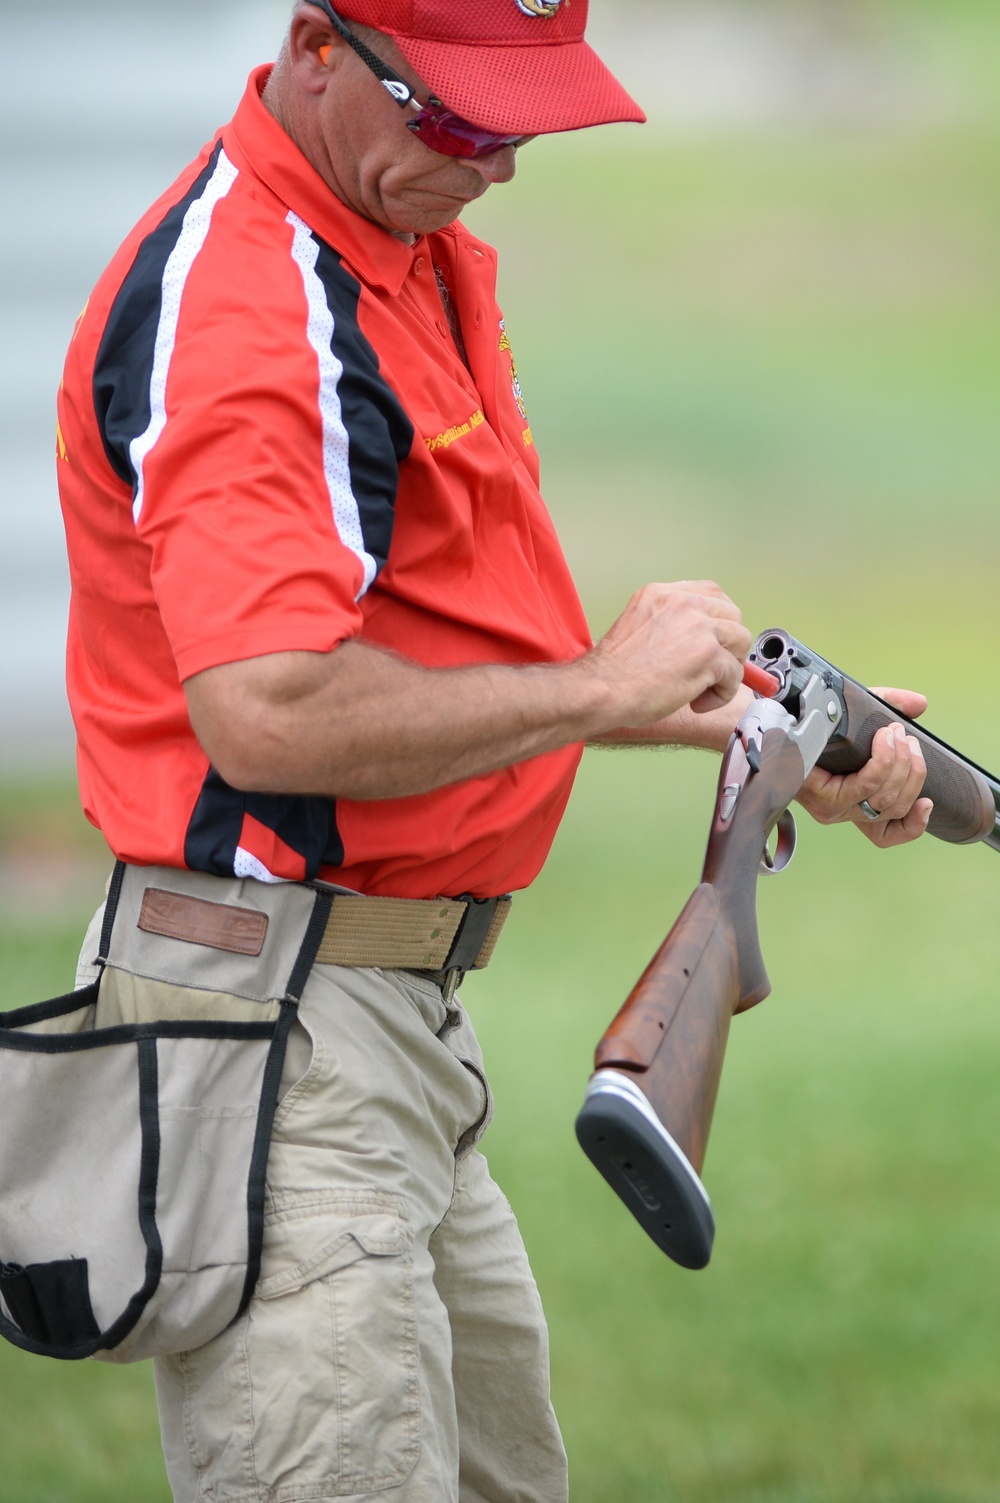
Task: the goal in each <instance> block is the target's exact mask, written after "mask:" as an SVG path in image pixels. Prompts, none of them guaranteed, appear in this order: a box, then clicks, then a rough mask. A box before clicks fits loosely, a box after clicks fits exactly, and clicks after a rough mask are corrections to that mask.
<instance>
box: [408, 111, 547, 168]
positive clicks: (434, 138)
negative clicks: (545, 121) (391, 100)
mask: <svg viewBox="0 0 1000 1503" xmlns="http://www.w3.org/2000/svg"><path fill="white" fill-rule="evenodd" d="M408 123H409V127H410V130H412V131H413V133H414V135H415V136H419V138H420V140H421V141H423V143H424V145H425V146H429V147H430V149H431V151H439V152H441V153H442V155H443V156H446V157H468V158H471V157H488V156H492V155H493V153H494V152H497V151H502V150H503V148H504V147H505V146H515V145H516V144H517V142H518V141H520V139H521V137H520V136H501V135H498V134H497V133H496V132H495V131H491V130H483V129H482V128H481V127H480V126H478V125H470V123H469V122H468V120H462V119H461V118H460V116H458V115H453V114H452V113H451V111H450V110H438V109H434V108H433V106H432V107H431V108H429V109H424V110H422V111H421V113H420V114H419V115H418V116H417V118H416V119H415V120H411V121H409V122H408Z"/></svg>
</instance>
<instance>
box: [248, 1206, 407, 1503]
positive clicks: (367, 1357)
mask: <svg viewBox="0 0 1000 1503" xmlns="http://www.w3.org/2000/svg"><path fill="white" fill-rule="evenodd" d="M245 1340H246V1359H247V1360H246V1371H247V1374H248V1376H249V1382H250V1387H251V1391H252V1401H251V1404H250V1413H251V1414H252V1415H253V1416H254V1418H253V1419H252V1420H251V1436H250V1445H251V1449H252V1457H253V1473H254V1475H255V1476H256V1478H257V1480H258V1482H259V1484H260V1485H261V1486H262V1487H263V1488H278V1487H279V1486H280V1485H281V1483H282V1479H287V1478H288V1477H290V1476H294V1478H295V1481H296V1485H297V1486H301V1488H302V1496H303V1497H313V1496H316V1495H317V1494H320V1495H322V1496H324V1497H325V1496H333V1497H349V1496H353V1495H355V1494H367V1493H376V1492H382V1491H383V1490H385V1489H387V1488H391V1487H398V1486H399V1485H400V1484H401V1483H402V1482H405V1480H406V1478H407V1477H408V1476H409V1475H410V1473H411V1472H412V1471H413V1468H414V1466H415V1465H416V1462H417V1459H418V1457H419V1454H420V1397H419V1377H418V1366H417V1332H416V1312H415V1308H414V1294H413V1249H412V1236H411V1233H410V1230H409V1227H408V1225H407V1222H406V1221H405V1219H404V1218H403V1217H402V1215H401V1214H400V1207H399V1203H398V1201H397V1199H396V1197H394V1196H392V1195H386V1194H381V1193H379V1192H374V1191H372V1192H350V1191H326V1192H316V1193H315V1194H312V1195H308V1194H307V1195H287V1196H277V1197H275V1198H274V1200H273V1201H272V1202H271V1205H270V1206H269V1209H268V1214H267V1221H266V1229H265V1238H264V1261H263V1266H262V1277H261V1280H260V1283H259V1284H258V1286H257V1297H256V1298H255V1299H254V1301H253V1303H252V1304H251V1306H250V1310H249V1312H248V1317H247V1327H246V1337H245ZM293 1353H294V1361H293V1360H291V1358H290V1354H293Z"/></svg>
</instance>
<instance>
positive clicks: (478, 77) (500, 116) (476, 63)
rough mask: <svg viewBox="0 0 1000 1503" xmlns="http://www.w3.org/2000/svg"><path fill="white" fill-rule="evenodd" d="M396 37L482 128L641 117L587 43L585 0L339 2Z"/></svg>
mask: <svg viewBox="0 0 1000 1503" xmlns="http://www.w3.org/2000/svg"><path fill="white" fill-rule="evenodd" d="M332 3H333V6H334V9H335V10H336V12H337V14H338V15H340V16H342V17H343V19H344V20H345V21H356V22H358V23H359V24H360V25H362V26H371V27H373V28H374V29H375V30H376V31H381V32H383V33H385V35H387V36H390V37H392V39H393V41H394V42H395V43H396V45H397V46H398V47H399V50H400V51H401V52H402V54H403V56H404V57H405V58H406V60H407V62H408V63H409V64H410V66H411V67H412V68H413V69H414V70H415V71H416V72H417V73H419V75H420V77H421V78H422V79H423V81H424V83H426V84H427V85H428V87H429V88H431V89H433V90H434V93H435V94H437V95H438V96H439V97H440V98H441V99H442V100H443V101H444V103H445V104H446V105H447V106H448V108H449V109H450V110H453V111H454V112H455V114H456V115H461V116H463V117H464V118H465V119H467V120H469V121H471V122H472V123H473V124H475V125H480V126H482V127H483V129H484V130H491V131H499V132H503V133H504V134H506V135H518V136H534V135H542V134H543V133H547V132H550V131H562V130H581V129H583V128H584V127H585V126H588V125H608V124H610V123H611V122H612V121H616V120H634V121H638V122H640V123H641V122H642V121H644V120H645V119H646V116H645V115H644V113H643V111H642V110H641V109H640V108H639V106H638V105H637V104H636V102H635V100H634V99H632V98H631V97H630V96H629V95H628V94H627V93H626V92H625V90H624V89H623V88H622V86H621V84H620V83H619V82H618V80H617V79H616V78H615V77H614V75H613V74H612V73H611V72H610V71H609V69H607V68H606V67H605V66H604V64H603V63H602V62H601V60H600V58H599V57H598V56H597V53H596V52H595V51H594V50H593V48H592V47H589V46H588V45H587V43H586V42H585V41H584V32H585V30H586V27H587V6H588V0H340V3H339V4H338V0H332Z"/></svg>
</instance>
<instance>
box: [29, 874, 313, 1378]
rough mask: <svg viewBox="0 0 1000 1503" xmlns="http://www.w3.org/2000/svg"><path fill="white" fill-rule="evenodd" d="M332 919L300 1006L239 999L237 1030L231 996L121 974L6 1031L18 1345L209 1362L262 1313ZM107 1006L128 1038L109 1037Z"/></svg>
mask: <svg viewBox="0 0 1000 1503" xmlns="http://www.w3.org/2000/svg"><path fill="white" fill-rule="evenodd" d="M127 871H128V879H132V880H134V883H135V884H137V885H141V882H142V881H143V880H144V879H143V877H142V875H141V873H138V872H135V871H132V870H131V869H126V868H124V867H123V866H122V865H121V864H120V863H119V866H118V867H116V870H115V877H114V878H113V880H112V886H111V890H110V894H109V899H108V907H107V911H106V916H105V925H104V932H103V935H102V942H101V944H102V949H101V954H102V957H106V955H107V953H108V945H109V943H110V938H111V929H112V926H113V924H114V916H115V910H116V904H117V898H118V895H119V893H120V891H121V888H122V884H123V882H125V881H126V880H127V878H126V872H127ZM177 877H178V880H179V881H181V880H184V881H186V880H194V879H193V878H188V877H186V876H185V874H177ZM329 906H330V899H329V896H328V895H326V894H323V893H317V894H316V895H315V900H314V903H313V906H312V912H311V916H309V917H307V922H306V925H305V928H306V932H305V937H304V938H303V939H302V941H301V945H300V948H299V951H298V955H297V958H296V960H295V968H294V970H293V973H292V976H291V977H290V978H289V981H288V984H287V987H286V989H285V992H284V995H283V996H280V997H276V998H274V999H272V1000H271V1001H270V1002H268V1003H265V1004H264V1005H261V1004H260V1003H257V1002H256V1001H254V1000H253V999H246V998H237V999H236V1003H235V1005H234V1006H233V1007H232V1008H231V1009H229V1011H230V1012H231V1014H232V1015H231V1016H227V1001H228V1000H230V999H227V997H226V996H225V995H223V994H211V993H208V992H204V993H197V992H195V991H193V990H192V989H191V988H188V987H185V986H184V985H183V983H182V982H177V983H170V982H168V981H164V980H157V979H152V978H150V977H144V976H135V977H133V976H132V973H128V975H127V976H123V974H122V972H121V970H120V968H119V969H118V970H117V971H116V970H113V969H112V968H110V967H107V962H106V959H102V960H101V962H100V963H101V966H102V971H103V974H102V977H101V979H100V980H99V981H96V982H94V983H93V984H91V985H90V986H88V987H85V988H83V989H82V990H80V991H78V992H71V993H70V994H68V995H67V996H65V997H60V998H56V999H55V1000H54V1001H51V1002H44V1003H39V1004H38V1005H37V1006H34V1007H27V1008H21V1009H19V1010H17V1011H14V1012H8V1013H4V1014H0V1101H2V1102H3V1103H4V1129H3V1132H2V1133H0V1334H2V1335H3V1336H5V1337H6V1338H7V1339H8V1340H9V1341H11V1342H12V1343H14V1345H16V1346H19V1347H22V1348H23V1349H25V1350H27V1351H31V1352H37V1353H40V1354H41V1355H44V1356H48V1357H57V1358H64V1359H73V1360H75V1359H78V1358H82V1357H90V1356H95V1357H98V1358H100V1359H102V1360H104V1361H109V1362H136V1361H140V1360H142V1359H144V1358H146V1357H152V1356H165V1355H169V1354H171V1353H174V1352H181V1351H189V1350H191V1349H192V1348H195V1347H198V1346H200V1345H203V1344H205V1343H207V1342H209V1341H211V1340H212V1339H213V1338H214V1337H215V1336H217V1335H219V1333H220V1332H221V1331H223V1330H224V1329H225V1328H226V1326H228V1325H229V1324H231V1322H232V1321H233V1320H235V1319H236V1317H237V1316H238V1315H239V1314H240V1313H241V1312H242V1311H243V1310H245V1309H246V1307H247V1305H248V1304H249V1301H250V1297H251V1295H252V1293H253V1290H254V1287H255V1285H256V1282H257V1278H258V1275H259V1272H260V1257H261V1244H262V1237H263V1227H264V1176H265V1171H266V1167H267V1159H268V1152H269V1148H270V1142H271V1133H272V1126H273V1122H274V1115H275V1110H276V1107H277V1102H278V1093H279V1087H280V1081H281V1075H282V1065H283V1060H284V1056H285V1051H286V1046H287V1041H288V1036H289V1033H290V1030H291V1028H292V1025H293V1023H294V1021H295V1017H296V1012H297V1007H298V999H299V996H300V995H301V991H302V988H303V986H304V985H305V981H306V979H307V978H308V976H309V973H310V971H311V968H312V964H313V961H314V959H315V953H316V949H317V947H318V945H319V942H320V939H321V937H322V934H323V932H324V927H325V916H326V914H327V913H328V912H329ZM236 912H237V914H239V913H240V912H241V910H239V909H237V910H236ZM181 964H182V962H179V965H181ZM131 982H134V984H132V985H131V986H130V985H129V983H131ZM102 988H106V990H107V993H108V995H107V998H106V999H103V998H102ZM126 995H127V998H128V1000H129V1008H130V1009H131V1011H127V1010H123V1004H122V998H123V996H126ZM102 1000H106V1002H107V1005H106V1006H105V1007H104V1015H105V1016H107V1017H109V1018H112V1019H117V1018H122V1019H123V1021H121V1022H117V1021H116V1022H114V1024H113V1026H107V1027H102V1026H96V1025H97V1024H98V1023H99V1022H100V1021H101V1018H102ZM254 1018H259V1019H260V1021H259V1022H258V1021H253V1019H254Z"/></svg>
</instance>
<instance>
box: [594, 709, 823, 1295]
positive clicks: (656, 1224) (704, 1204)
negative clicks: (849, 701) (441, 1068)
mask: <svg viewBox="0 0 1000 1503" xmlns="http://www.w3.org/2000/svg"><path fill="white" fill-rule="evenodd" d="M759 764H760V765H759V770H756V771H754V770H753V769H752V768H751V766H750V765H749V764H748V762H747V758H746V755H745V752H744V749H743V746H742V743H741V741H740V739H739V737H734V739H733V742H732V743H731V745H730V749H729V752H728V753H727V756H726V758H725V760H724V762H723V768H722V774H721V777H720V780H719V794H718V799H717V802H716V813H715V819H714V821H713V825H712V833H711V837H710V839H709V846H708V855H707V857H706V860H705V869H704V872H703V874H702V882H701V885H700V886H699V887H698V888H697V889H696V890H695V892H694V894H693V896H692V897H691V899H690V901H689V902H688V904H687V906H686V907H685V909H684V911H683V913H682V914H681V916H680V918H679V919H678V920H677V923H676V924H675V925H674V927H673V929H671V931H670V933H669V935H668V936H667V938H666V940H665V941H664V943H663V945H662V947H661V948H660V950H659V952H658V953H657V954H656V956H655V957H654V959H653V960H652V961H651V963H650V965H649V966H648V968H647V970H646V972H645V974H644V975H643V976H642V978H641V980H640V981H639V982H638V984H637V985H636V987H635V988H634V990H633V991H632V994H631V995H630V997H629V998H628V1000H627V1001H626V1003H625V1005H624V1007H623V1008H622V1009H621V1011H620V1012H619V1014H618V1016H617V1017H616V1018H615V1020H614V1022H613V1023H612V1024H611V1027H610V1028H609V1029H608V1031H607V1033H606V1034H605V1035H604V1038H603V1039H602V1040H601V1042H600V1044H599V1045H598V1048H597V1055H596V1059H595V1065H596V1074H595V1075H594V1077H593V1079H592V1080H591V1083H590V1087H589V1089H588V1092H587V1099H586V1101H585V1103H584V1106H583V1109H582V1111H581V1112H580V1115H579V1117H578V1118H577V1136H578V1138H579V1140H580V1145H581V1147H582V1148H583V1150H584V1152H585V1153H586V1154H587V1156H588V1157H589V1158H590V1159H591V1161H592V1162H593V1163H594V1165H595V1166H596V1168H597V1169H599V1170H600V1172H601V1173H602V1174H603V1175H604V1177H605V1179H606V1180H607V1181H608V1183H609V1184H610V1185H611V1187H612V1189H614V1190H615V1191H616V1192H617V1194H618V1195H619V1196H620V1197H621V1199H622V1200H623V1201H624V1202H625V1204H626V1205H627V1206H628V1208H629V1210H630V1211H631V1212H632V1214H633V1215H634V1216H635V1217H636V1219H637V1221H638V1222H639V1223H640V1225H641V1226H642V1227H643V1228H644V1229H645V1231H646V1232H648V1234H649V1235H650V1237H652V1239H653V1241H654V1242H655V1243H656V1244H657V1246H658V1247H660V1248H662V1250H663V1251H664V1252H665V1253H667V1254H668V1255H669V1256H670V1257H671V1258H673V1259H674V1261H675V1262H677V1263H680V1264H681V1265H682V1267H685V1268H703V1267H704V1266H705V1265H706V1264H707V1262H708V1260H709V1257H710V1255H711V1251H712V1242H713V1238H714V1235H715V1223H714V1220H713V1217H712V1210H711V1205H710V1203H709V1200H708V1197H707V1195H706V1194H705V1191H704V1189H703V1187H702V1184H701V1181H700V1179H699V1175H700V1173H701V1169H702V1166H703V1164H704V1161H705V1151H706V1148H707V1146H708V1136H709V1132H710V1129H711V1126H712V1115H713V1112H714V1110H715V1100H716V1095H717V1093H718V1088H719V1078H720V1075H721V1073H722V1063H723V1059H724V1057H725V1052H726V1043H727V1040H728V1038H729V1025H730V1022H731V1020H732V1017H733V1014H734V1013H736V1012H742V1011H744V1010H745V1009H746V1008H748V1007H753V1006H754V1005H755V1004H756V1003H757V1002H760V1001H762V1000H763V999H764V998H765V997H766V996H767V995H768V994H769V992H770V989H771V988H770V982H769V981H768V978H767V972H766V970H765V968H764V962H763V959H762V957H761V953H760V942H759V939H758V935H757V913H756V894H757V875H758V872H759V870H760V866H761V862H762V860H763V858H764V852H765V848H766V845H767V838H768V836H769V834H770V833H771V830H772V829H773V827H774V825H775V823H776V821H777V820H778V817H779V816H780V815H781V814H782V812H783V811H784V810H785V809H786V808H787V807H788V804H789V803H790V802H791V800H792V799H793V798H794V797H795V795H796V793H798V791H799V789H800V788H801V786H802V784H803V782H804V781H805V776H806V770H805V767H804V765H803V759H802V753H801V751H800V750H799V747H798V745H797V744H796V743H795V741H794V740H793V739H791V737H790V736H789V735H788V734H787V732H786V731H784V730H770V731H768V732H767V733H766V734H765V735H764V737H763V740H762V743H761V749H760V758H759Z"/></svg>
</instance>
